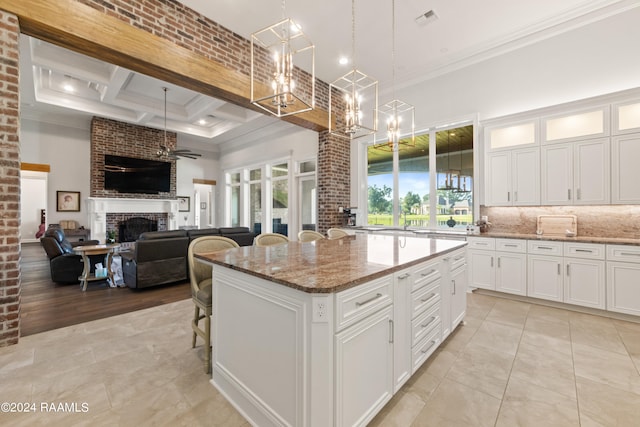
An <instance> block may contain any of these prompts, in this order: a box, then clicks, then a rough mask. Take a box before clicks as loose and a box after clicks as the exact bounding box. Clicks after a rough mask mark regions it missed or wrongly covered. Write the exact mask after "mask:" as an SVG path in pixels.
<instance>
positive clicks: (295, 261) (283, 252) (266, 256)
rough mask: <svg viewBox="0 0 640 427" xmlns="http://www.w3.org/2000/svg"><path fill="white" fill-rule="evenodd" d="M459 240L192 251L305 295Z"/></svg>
mask: <svg viewBox="0 0 640 427" xmlns="http://www.w3.org/2000/svg"><path fill="white" fill-rule="evenodd" d="M466 244H467V243H466V242H464V241H455V240H442V239H425V238H424V237H412V236H389V235H376V234H372V235H355V236H346V237H343V238H341V239H334V240H329V239H323V240H317V241H315V242H305V243H301V242H289V243H287V244H284V245H277V246H267V247H257V246H242V247H240V248H236V249H230V250H227V251H223V252H210V253H203V254H197V255H196V257H197V258H199V259H202V260H204V261H208V262H211V263H213V264H218V265H222V266H225V267H229V268H232V269H234V270H238V271H242V272H244V273H247V274H250V275H253V276H256V277H260V278H262V279H266V280H269V281H272V282H274V283H279V284H282V285H285V286H288V287H291V288H294V289H298V290H301V291H303V292H309V293H332V292H339V291H342V290H345V289H348V288H350V287H353V286H356V285H359V284H362V283H365V282H368V281H370V280H373V279H376V278H378V277H382V276H385V275H387V274H391V273H394V272H396V271H399V270H402V269H404V268H407V267H411V266H413V265H416V264H419V263H421V262H423V261H427V260H429V259H431V258H434V257H437V256H439V255H443V254H445V253H448V252H451V251H454V250H456V249H458V248H461V247H464V246H465V245H466Z"/></svg>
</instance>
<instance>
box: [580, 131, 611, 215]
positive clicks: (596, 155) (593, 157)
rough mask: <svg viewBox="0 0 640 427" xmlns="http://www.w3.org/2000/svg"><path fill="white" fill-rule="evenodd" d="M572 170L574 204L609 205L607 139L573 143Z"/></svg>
mask: <svg viewBox="0 0 640 427" xmlns="http://www.w3.org/2000/svg"><path fill="white" fill-rule="evenodd" d="M574 170H575V172H574V188H575V193H576V194H575V197H574V199H573V200H574V203H575V204H582V205H592V204H608V203H609V201H610V197H609V182H610V179H609V176H610V174H609V141H608V139H597V140H593V141H585V142H578V143H575V149H574Z"/></svg>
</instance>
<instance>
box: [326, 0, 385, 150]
mask: <svg viewBox="0 0 640 427" xmlns="http://www.w3.org/2000/svg"><path fill="white" fill-rule="evenodd" d="M351 62H352V65H353V68H352V70H351V71H350V72H348V73H347V74H345V75H344V76H342V77H340V78H338V79H336V80H335V81H334V82H333V83H331V84H330V85H329V133H331V134H333V135H339V136H345V137H348V138H350V139H357V138H361V137H363V136H367V135H371V134H373V133H375V132H377V130H378V117H377V109H378V81H377V80H376V79H374V78H372V77H371V76H368V75H366V74H365V73H363V72H361V71H359V70H358V69H357V68H356V2H355V0H351ZM334 92H336V93H338V94H339V97H338V100H339V99H340V98H342V100H343V101H344V104H343V110H344V115H343V116H341V117H340V116H336V117H334V114H333V110H334V106H333V103H334V102H339V101H337V100H336V99H335V98H336V97H335V96H334ZM365 111H366V113H365ZM334 122H335V124H334Z"/></svg>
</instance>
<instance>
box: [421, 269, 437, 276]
mask: <svg viewBox="0 0 640 427" xmlns="http://www.w3.org/2000/svg"><path fill="white" fill-rule="evenodd" d="M435 271H436V270H435V269H434V268H432V269H431V270H429V271H428V272H426V273H421V274H420V275H421V276H422V277H427V276H431V275H432V274H433V273H435Z"/></svg>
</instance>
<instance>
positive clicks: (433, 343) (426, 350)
mask: <svg viewBox="0 0 640 427" xmlns="http://www.w3.org/2000/svg"><path fill="white" fill-rule="evenodd" d="M436 342H437V341H435V340H431V345H430V346H429V347H427V348H425V349H424V350H422V353H423V354H424V353H427V352H428V351H429V350H431V347H433V346H434V345H436Z"/></svg>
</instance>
